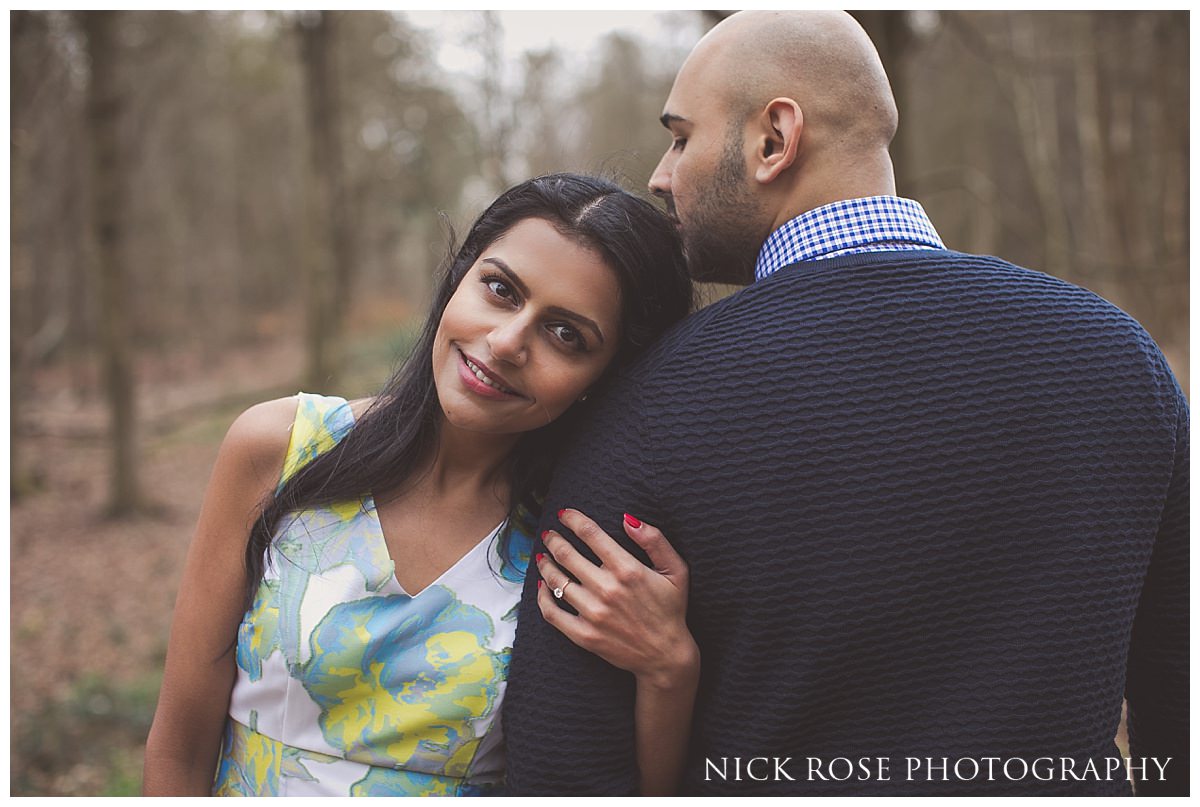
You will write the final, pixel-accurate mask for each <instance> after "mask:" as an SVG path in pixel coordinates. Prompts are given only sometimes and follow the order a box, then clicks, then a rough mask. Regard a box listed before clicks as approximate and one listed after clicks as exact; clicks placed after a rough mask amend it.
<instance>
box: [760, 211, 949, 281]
mask: <svg viewBox="0 0 1200 807" xmlns="http://www.w3.org/2000/svg"><path fill="white" fill-rule="evenodd" d="M945 248H946V245H945V244H943V243H942V239H941V238H939V237H938V234H937V230H935V229H934V228H933V222H931V221H930V220H929V216H927V215H925V208H923V207H921V204H920V203H919V202H914V201H913V200H912V199H901V198H900V197H898V196H868V197H866V198H863V199H846V200H844V201H840V202H834V203H833V204H828V205H824V206H823V207H818V208H816V209H815V210H810V211H808V212H807V213H802V214H800V215H799V216H797V217H796V218H794V219H792V220H791V221H789V222H787V223H786V224H784V225H783V226H782V227H780V228H779V229H778V230H776V231H775V232H773V233H771V235H770V236H769V237H768V238H767V240H766V242H765V243H764V244H763V245H762V249H761V250H759V253H758V263H756V264H755V266H754V279H755V280H762V279H763V278H764V277H767V276H768V275H771V274H773V273H774V272H776V271H778V270H779V269H782V268H783V267H785V266H790V265H791V264H793V263H798V262H800V261H817V260H821V259H823V258H832V257H834V256H835V255H852V254H854V253H856V252H888V251H892V250H905V249H945Z"/></svg>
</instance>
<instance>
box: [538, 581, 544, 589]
mask: <svg viewBox="0 0 1200 807" xmlns="http://www.w3.org/2000/svg"><path fill="white" fill-rule="evenodd" d="M542 582H543V581H541V580H539V581H538V588H541V587H542Z"/></svg>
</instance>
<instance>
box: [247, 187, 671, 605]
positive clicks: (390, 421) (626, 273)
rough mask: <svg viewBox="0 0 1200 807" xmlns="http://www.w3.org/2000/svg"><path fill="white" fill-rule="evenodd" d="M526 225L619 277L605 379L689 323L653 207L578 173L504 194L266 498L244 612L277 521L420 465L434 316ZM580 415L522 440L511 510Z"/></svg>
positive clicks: (543, 475)
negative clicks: (493, 250) (413, 324)
mask: <svg viewBox="0 0 1200 807" xmlns="http://www.w3.org/2000/svg"><path fill="white" fill-rule="evenodd" d="M531 218H536V219H543V220H545V221H547V222H549V223H550V224H551V225H552V226H553V227H554V228H555V229H556V230H557V231H558V232H559V233H561V234H562V235H563V236H564V237H566V238H568V239H571V240H573V241H575V242H576V243H578V244H580V245H581V246H583V247H586V248H588V249H592V250H595V251H596V252H597V253H598V254H600V255H601V256H602V257H603V258H604V262H605V263H606V264H607V265H608V267H609V268H610V269H612V270H613V271H614V272H615V273H616V275H617V278H618V280H619V282H620V289H621V329H620V332H621V345H620V346H619V348H618V350H617V354H616V357H615V358H614V360H613V363H612V364H611V365H609V368H608V370H607V371H606V376H607V375H611V373H612V371H613V369H614V368H615V367H617V366H620V365H621V364H623V363H625V362H627V361H628V360H629V359H630V358H631V357H632V356H634V355H636V354H637V353H638V352H639V351H640V350H641V349H642V348H644V347H645V346H647V345H649V344H650V343H651V342H652V341H654V340H655V339H656V338H657V337H658V336H659V335H660V334H661V333H662V332H663V331H664V330H666V329H667V328H668V327H669V326H671V325H672V324H674V323H675V322H677V321H678V320H680V319H682V318H683V317H684V316H686V315H687V313H688V311H689V310H690V308H691V306H692V302H693V290H692V283H691V279H690V278H689V276H688V272H687V267H686V264H685V263H684V259H683V251H682V248H681V246H680V242H679V238H678V235H677V233H676V231H675V228H674V226H672V224H671V222H670V221H669V220H668V219H667V217H666V216H665V215H663V214H662V213H660V212H659V211H658V210H657V209H655V208H654V207H653V206H652V205H651V204H650V203H648V202H646V201H644V200H642V199H639V198H637V197H636V196H633V195H632V194H629V193H627V192H626V191H624V190H622V189H621V188H620V187H618V186H617V185H615V184H613V183H612V182H609V181H607V180H604V179H599V178H595V177H587V176H580V175H577V174H551V175H549V176H543V177H538V178H536V179H531V180H529V181H528V182H523V183H521V184H520V185H517V186H515V187H513V188H510V189H509V190H507V191H505V192H504V193H503V194H501V195H500V197H499V198H498V199H496V201H494V202H492V204H491V206H489V207H488V209H487V210H485V211H484V212H483V213H482V214H481V215H480V216H479V218H478V219H476V220H475V223H474V224H473V225H471V229H470V231H469V232H468V233H467V236H466V238H465V239H464V240H463V243H462V246H460V247H459V249H458V251H457V252H456V253H455V254H454V256H453V257H452V258H451V259H449V260H448V262H447V264H446V265H445V266H444V267H443V269H442V271H441V275H440V278H439V281H438V284H437V289H436V290H435V291H434V294H433V303H432V305H431V307H430V311H429V317H428V318H427V319H426V321H425V325H424V327H423V328H422V330H421V333H420V336H419V337H418V338H417V342H416V345H415V346H414V348H413V350H412V353H411V354H410V355H409V357H408V359H407V360H405V361H404V363H403V364H402V365H401V366H400V368H399V369H398V370H397V371H396V373H395V374H394V375H393V376H392V377H391V379H389V380H388V382H387V384H386V385H385V386H384V388H383V390H382V391H381V392H380V394H379V395H378V396H377V397H376V399H375V401H374V403H373V404H372V405H371V406H370V408H368V409H367V411H366V412H365V413H363V415H362V416H361V417H360V418H359V419H358V420H357V422H356V423H355V425H354V427H353V428H352V429H351V430H350V431H349V433H348V434H347V435H346V436H345V437H344V438H343V439H342V440H341V442H339V443H338V444H337V445H335V446H334V447H333V448H331V449H329V450H328V451H326V452H324V453H322V454H320V455H319V456H318V457H317V458H316V459H314V460H312V461H311V462H309V463H308V464H307V465H305V466H304V467H303V468H301V469H300V470H298V471H297V472H296V473H294V474H292V475H291V476H290V477H289V478H288V479H287V480H286V481H285V482H284V483H283V484H282V485H281V486H280V488H279V489H278V490H276V491H275V492H274V493H273V494H271V495H270V496H268V497H267V498H266V499H265V500H264V502H263V505H262V510H261V512H260V514H259V516H258V519H257V520H256V521H255V522H254V526H253V527H252V528H251V530H250V539H249V541H248V543H247V545H246V559H245V562H246V608H249V607H250V606H251V605H252V603H253V601H254V596H255V593H256V592H257V590H258V586H259V584H260V582H261V581H262V576H263V569H264V562H265V554H266V550H267V548H268V547H269V546H270V544H271V540H272V536H273V535H274V533H275V531H276V529H277V528H278V526H279V523H280V520H281V519H282V518H284V517H285V516H286V515H287V514H289V513H295V512H296V511H299V510H305V509H311V508H314V507H320V506H323V505H329V504H334V503H337V502H345V501H353V500H354V499H360V498H364V497H366V496H367V495H369V494H373V495H375V496H376V497H379V496H380V495H386V494H387V493H390V492H395V491H398V490H399V489H400V488H401V487H402V486H403V485H404V483H405V482H407V481H408V480H409V479H410V478H411V477H412V475H413V474H414V473H415V472H416V471H417V469H418V468H420V467H421V463H422V462H423V461H424V460H427V458H428V456H429V453H430V452H431V451H432V450H433V449H434V447H435V446H436V445H437V439H438V429H439V424H440V423H441V407H440V404H439V402H438V396H437V390H436V389H435V387H434V380H433V343H434V336H435V334H436V333H437V330H438V324H439V323H440V322H441V319H442V312H443V311H445V309H446V304H447V303H448V302H449V301H450V298H451V297H452V296H453V294H454V292H455V290H456V289H457V288H458V285H459V283H460V282H461V281H462V279H463V276H464V275H466V273H467V271H468V270H469V269H470V268H471V267H472V266H473V265H474V264H475V262H476V261H477V260H478V259H479V256H480V254H481V253H482V252H483V251H484V250H485V249H487V248H488V247H489V246H491V245H492V244H493V243H495V242H496V240H497V239H499V238H500V237H501V236H503V235H504V234H505V233H507V232H508V231H509V230H510V229H512V228H513V227H514V226H515V225H516V224H518V223H519V222H521V221H524V220H526V219H531ZM601 383H603V380H602V382H601ZM579 409H580V407H579V406H578V404H577V405H575V406H573V407H572V408H571V409H569V410H568V411H567V413H566V414H564V415H563V416H562V417H560V418H558V419H557V420H556V421H554V422H553V423H551V424H549V425H547V426H544V427H542V428H540V429H537V430H535V431H531V432H527V433H525V434H524V435H522V437H521V440H520V441H519V442H518V444H517V446H516V448H515V449H514V450H513V453H512V455H511V456H510V457H509V463H508V473H509V481H510V491H511V493H510V500H509V512H510V514H511V513H513V512H515V511H516V508H517V506H518V505H520V504H525V505H526V506H527V507H529V508H530V509H532V510H534V511H535V512H536V508H537V505H536V503H535V502H536V497H537V496H538V495H539V494H541V493H543V492H544V488H545V485H546V484H547V482H548V480H549V475H550V471H551V470H552V468H553V464H554V461H555V459H556V447H557V446H559V445H561V444H562V442H563V441H562V437H563V433H564V432H565V431H566V430H568V429H570V428H571V422H572V421H574V420H575V419H576V418H577V417H578V416H579V414H580V412H579Z"/></svg>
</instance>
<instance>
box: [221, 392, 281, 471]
mask: <svg viewBox="0 0 1200 807" xmlns="http://www.w3.org/2000/svg"><path fill="white" fill-rule="evenodd" d="M299 405H300V401H299V396H296V395H293V396H291V397H288V398H277V399H275V400H273V401H264V402H262V403H257V404H254V406H251V407H250V408H249V409H247V410H245V411H244V412H242V413H241V414H240V415H238V416H237V418H236V419H235V420H234V421H233V423H232V425H230V427H229V430H228V431H227V432H226V433H225V439H224V441H222V443H221V454H223V455H225V456H227V457H228V458H229V459H230V460H232V461H233V462H234V464H235V467H239V468H242V469H245V472H246V473H247V474H248V475H249V476H250V477H252V478H253V479H255V480H258V481H259V482H260V483H261V485H256V487H259V486H262V485H268V486H270V485H274V484H275V481H276V480H278V478H279V475H280V472H281V471H282V469H283V464H284V459H285V457H286V455H287V452H288V447H289V445H290V444H291V439H292V424H293V423H294V422H295V420H296V416H297V412H298V409H299Z"/></svg>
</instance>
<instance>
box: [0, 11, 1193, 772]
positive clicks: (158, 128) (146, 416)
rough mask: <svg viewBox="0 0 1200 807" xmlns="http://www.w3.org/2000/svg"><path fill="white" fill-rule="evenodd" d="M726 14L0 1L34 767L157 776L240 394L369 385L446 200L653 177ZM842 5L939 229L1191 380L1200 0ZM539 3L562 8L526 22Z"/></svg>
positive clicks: (27, 726)
mask: <svg viewBox="0 0 1200 807" xmlns="http://www.w3.org/2000/svg"><path fill="white" fill-rule="evenodd" d="M724 13H726V12H669V13H663V14H661V15H659V16H658V21H659V24H658V25H657V26H654V27H651V26H647V27H646V28H645V30H646V31H653V32H655V33H653V34H652V35H649V34H631V33H626V32H621V33H611V34H608V35H605V36H602V37H598V38H597V40H596V44H595V46H594V47H593V48H591V49H589V50H587V51H586V52H582V51H577V50H564V49H561V48H556V47H549V46H548V47H544V48H536V49H533V50H522V51H519V52H517V51H514V50H513V49H511V48H506V46H505V42H506V40H505V38H504V36H503V33H504V25H505V22H504V20H503V19H502V17H501V15H499V14H497V13H495V12H452V13H449V12H448V13H446V14H445V24H444V25H443V26H439V28H438V29H437V30H436V33H435V32H431V31H430V30H428V29H427V28H425V27H422V26H420V25H417V24H416V23H414V21H413V20H412V19H411V18H410V17H408V16H407V15H405V14H403V13H396V14H389V13H383V12H301V13H288V12H194V13H184V12H78V13H66V12H27V11H16V12H11V13H10V17H9V20H10V31H11V38H10V59H11V63H10V82H11V85H10V86H11V118H10V176H11V189H10V190H11V207H10V232H11V241H10V261H11V275H10V282H11V326H10V327H11V333H10V337H11V341H10V344H11V382H12V384H11V388H12V397H11V401H10V405H11V415H12V418H11V424H12V426H11V435H10V446H11V466H10V468H11V480H12V489H11V495H12V511H11V524H12V532H11V547H10V552H11V568H12V571H11V598H12V602H11V605H12V608H11V648H10V650H11V655H10V663H11V682H12V696H11V699H12V702H11V715H12V742H11V775H12V779H11V788H12V792H13V793H14V794H18V795H19V794H25V795H33V794H68V795H69V794H93V795H99V794H109V795H120V794H126V793H134V792H137V790H138V787H139V786H140V776H141V753H142V748H143V745H144V739H145V733H146V730H147V728H148V726H149V720H150V717H151V715H152V713H153V708H154V703H155V698H156V696H157V689H158V685H159V681H160V678H161V666H162V661H163V656H164V653H165V648H166V639H167V630H168V626H169V621H170V612H171V608H172V605H173V602H174V595H175V588H176V586H177V584H178V580H179V574H180V570H181V567H182V562H183V557H184V553H185V552H186V548H187V543H188V540H189V537H190V531H191V527H192V525H193V524H194V521H195V518H196V515H197V513H198V510H199V504H200V499H201V496H202V493H203V487H204V484H205V480H206V478H207V474H208V471H209V469H210V468H211V464H212V461H213V459H214V457H215V454H216V447H217V445H218V443H219V441H220V439H221V436H222V435H223V433H224V430H225V428H226V427H227V426H228V424H229V423H230V422H231V421H232V419H233V417H235V416H236V414H237V413H238V412H239V411H240V410H241V409H243V408H244V407H246V406H247V405H249V404H251V403H253V402H255V401H258V400H263V399H266V398H271V397H278V396H280V395H287V394H291V393H293V392H295V391H296V390H297V389H305V390H307V391H311V392H331V393H332V392H336V393H338V394H343V395H349V396H355V395H363V394H369V393H370V392H371V391H372V390H373V389H375V388H376V387H377V386H378V385H379V384H380V383H381V382H382V381H383V379H384V378H385V377H386V376H387V374H388V372H389V370H390V369H391V368H392V367H393V366H394V365H395V362H396V361H397V360H398V359H399V358H400V357H401V356H402V355H403V353H404V350H405V349H406V347H407V345H408V342H409V335H410V334H411V333H412V330H413V328H414V326H415V324H416V321H415V320H416V318H418V317H419V316H420V313H421V312H422V310H423V308H424V305H425V303H426V296H427V294H428V292H429V289H430V287H431V278H432V275H433V272H434V270H435V268H436V267H437V265H438V264H439V262H440V260H441V258H442V257H443V256H444V254H445V251H446V246H447V242H448V239H447V231H446V226H445V222H446V221H449V222H452V223H453V224H454V225H455V226H456V227H457V229H458V231H459V232H460V233H462V232H464V231H465V229H466V227H467V225H468V224H469V222H470V220H471V219H472V218H473V216H474V215H475V214H476V213H478V212H479V211H480V210H481V209H482V207H483V206H484V204H486V202H487V201H489V200H490V199H491V198H492V197H493V196H494V195H495V194H496V193H497V192H499V191H500V190H502V189H503V188H505V187H507V186H508V185H510V184H512V183H514V182H516V181H519V180H521V179H524V178H525V177H527V176H530V175H533V174H537V173H543V172H547V171H553V170H583V171H591V172H596V171H603V172H606V173H608V174H610V175H612V176H615V177H616V178H617V179H618V180H619V181H621V182H622V184H624V185H625V186H626V187H628V188H629V189H631V190H633V191H635V192H643V191H644V187H645V182H646V179H647V177H648V175H649V172H650V170H651V168H652V167H653V166H654V164H655V163H656V162H657V160H658V157H659V155H660V154H661V151H662V150H663V149H664V148H665V147H666V146H667V143H668V137H667V135H666V133H665V132H664V130H662V129H661V127H660V125H659V123H658V120H657V119H658V116H659V114H660V113H661V108H662V103H663V101H664V100H665V98H666V96H667V93H668V90H669V88H670V85H671V82H672V80H673V77H674V73H675V70H676V69H677V68H678V66H679V65H680V64H681V63H682V61H683V59H684V57H685V56H686V54H687V52H688V50H689V49H690V48H691V46H692V45H693V44H694V43H695V41H696V40H697V39H698V38H699V37H700V36H701V35H702V34H703V32H704V31H705V30H706V29H707V28H708V27H709V26H711V25H712V24H714V23H715V22H716V20H718V19H719V18H720V16H721V15H722V14H724ZM425 16H426V17H427V16H428V15H425ZM629 16H630V17H631V18H634V17H639V15H636V14H633V13H630V14H629ZM640 16H641V17H645V18H646V19H650V17H651V15H650V14H645V15H640ZM856 16H858V18H859V19H860V21H861V22H862V23H863V24H864V26H865V27H866V28H867V29H868V31H869V32H870V33H871V35H872V37H873V39H874V40H875V41H876V43H877V45H878V46H879V49H880V52H881V55H882V57H883V59H884V62H885V65H886V66H887V68H888V71H889V74H890V75H891V78H892V83H893V86H894V88H895V91H896V95H897V101H898V104H899V106H900V110H901V128H900V134H899V136H898V138H897V141H896V143H895V144H894V148H893V155H894V160H895V163H896V167H897V182H898V186H899V191H900V193H901V194H902V195H907V196H911V197H914V198H916V199H918V200H920V201H921V202H922V203H923V204H924V205H925V207H926V209H927V210H928V211H929V213H930V215H931V217H932V219H933V221H934V222H935V224H936V225H937V227H938V230H939V231H940V233H941V235H942V237H943V239H944V240H945V242H946V244H947V245H948V246H950V247H951V248H954V249H960V250H964V251H969V252H982V253H989V254H995V255H1000V256H1002V257H1004V258H1006V259H1009V260H1011V261H1014V262H1016V263H1019V264H1023V265H1026V266H1029V267H1032V268H1036V269H1040V270H1042V271H1046V272H1048V273H1050V274H1054V275H1056V276H1059V277H1062V278H1064V279H1066V280H1069V281H1071V282H1074V283H1077V284H1079V285H1082V286H1085V287H1087V288H1090V289H1092V290H1094V291H1096V292H1098V293H1099V294H1101V295H1103V296H1105V297H1107V298H1108V299H1110V300H1112V301H1113V302H1115V303H1117V304H1118V305H1120V306H1121V307H1123V308H1125V309H1126V310H1127V311H1129V312H1130V313H1131V314H1132V315H1133V316H1135V317H1136V318H1137V319H1138V320H1139V321H1141V322H1142V323H1143V324H1144V325H1145V326H1146V328H1147V329H1148V330H1149V331H1150V333H1151V334H1152V335H1153V336H1154V337H1155V339H1156V340H1157V341H1158V342H1159V344H1160V345H1161V346H1162V348H1163V350H1164V352H1165V353H1166V355H1167V357H1168V359H1169V360H1170V362H1171V364H1172V367H1173V368H1174V370H1175V373H1176V375H1177V376H1178V377H1179V379H1180V382H1181V383H1182V384H1183V385H1184V388H1185V390H1186V389H1187V386H1188V352H1187V351H1188V323H1189V310H1188V250H1189V232H1188V215H1189V214H1188V205H1189V194H1188V169H1189V131H1188V112H1189V111H1188V103H1189V85H1188V75H1189V73H1188V58H1189V33H1188V28H1189V17H1188V13H1187V12H1011V13H1010V12H990V13H982V12H960V11H954V12H932V11H925V12H890V11H870V12H861V13H856ZM551 17H556V18H557V19H560V20H561V19H565V20H566V21H567V22H568V24H569V23H570V21H571V19H572V17H571V15H570V13H569V12H564V13H560V14H558V15H552V14H550V13H540V14H536V15H534V14H531V15H529V16H528V17H526V18H524V19H523V20H522V21H519V22H512V21H511V20H510V22H509V23H508V24H509V25H513V24H520V25H531V26H535V27H536V26H537V25H539V24H542V23H544V22H546V21H547V20H549V19H550V18H551ZM580 24H581V25H582V24H585V23H584V22H583V21H582V20H581V21H580ZM639 30H640V29H639ZM437 36H441V38H442V40H443V41H444V40H446V39H447V38H449V39H452V40H453V44H454V46H455V47H457V48H459V50H460V51H461V52H466V53H469V54H473V56H474V61H473V62H470V60H468V65H470V64H474V67H470V66H468V67H467V68H466V69H449V68H447V67H446V66H445V65H443V64H442V63H441V62H440V61H439V59H438V58H437V53H438V50H437V45H436V42H435V38H436V37H437ZM442 214H444V216H443V215H442ZM723 292H724V290H722V289H719V288H714V289H711V290H710V293H709V298H710V299H711V298H715V297H716V296H718V295H720V294H722V293H723Z"/></svg>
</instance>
